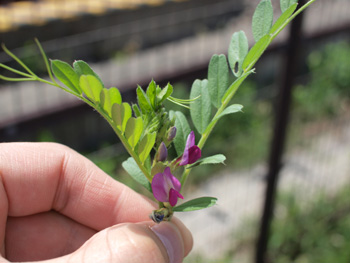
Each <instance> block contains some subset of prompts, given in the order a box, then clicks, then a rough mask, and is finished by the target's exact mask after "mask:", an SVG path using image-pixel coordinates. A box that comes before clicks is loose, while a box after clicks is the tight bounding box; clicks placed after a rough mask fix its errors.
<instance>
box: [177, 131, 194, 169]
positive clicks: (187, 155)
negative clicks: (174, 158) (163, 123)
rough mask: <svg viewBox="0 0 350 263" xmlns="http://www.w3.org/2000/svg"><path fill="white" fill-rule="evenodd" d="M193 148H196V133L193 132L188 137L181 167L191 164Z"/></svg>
mask: <svg viewBox="0 0 350 263" xmlns="http://www.w3.org/2000/svg"><path fill="white" fill-rule="evenodd" d="M193 146H195V135H194V131H191V132H190V134H189V135H188V137H187V141H186V146H185V150H184V153H183V155H182V158H181V162H180V163H179V165H186V164H189V159H190V152H189V151H190V149H191V147H193Z"/></svg>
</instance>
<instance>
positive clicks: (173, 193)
mask: <svg viewBox="0 0 350 263" xmlns="http://www.w3.org/2000/svg"><path fill="white" fill-rule="evenodd" d="M178 198H181V199H184V197H183V196H182V195H181V194H180V193H179V192H178V191H176V190H174V189H173V188H171V189H170V192H169V203H170V205H171V206H175V205H176V204H177V199H178Z"/></svg>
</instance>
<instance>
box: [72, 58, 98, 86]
mask: <svg viewBox="0 0 350 263" xmlns="http://www.w3.org/2000/svg"><path fill="white" fill-rule="evenodd" d="M73 68H74V71H75V72H76V73H77V74H78V75H79V77H80V76H81V75H92V76H94V77H95V78H97V79H98V80H99V81H100V83H101V85H102V86H103V87H104V84H103V82H102V80H101V78H100V76H99V75H97V74H96V73H95V71H93V69H92V68H91V67H90V66H89V64H88V63H86V62H85V61H82V60H76V61H75V62H74V63H73Z"/></svg>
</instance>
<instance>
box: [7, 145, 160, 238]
mask: <svg viewBox="0 0 350 263" xmlns="http://www.w3.org/2000/svg"><path fill="white" fill-rule="evenodd" d="M1 184H2V185H1ZM152 209H154V206H153V204H152V202H151V201H149V200H147V199H146V198H145V197H143V196H141V195H139V194H137V193H136V192H134V191H133V190H131V189H130V188H128V187H127V186H125V185H123V184H121V183H119V182H117V181H115V180H113V179H112V178H111V177H109V176H108V175H107V174H105V173H104V172H103V171H102V170H100V169H99V168H98V167H97V166H95V165H94V164H93V163H92V162H91V161H89V160H88V159H87V158H85V157H83V156H82V155H80V154H78V153H77V152H75V151H73V150H71V149H70V148H68V147H65V146H63V145H59V144H55V143H3V144H0V222H3V220H6V217H7V216H26V215H31V214H36V213H40V212H44V211H49V210H56V211H58V212H60V213H62V214H64V215H66V216H68V217H70V218H72V219H74V220H75V221H77V222H79V223H81V224H84V225H86V226H89V227H91V228H93V229H95V230H97V231H98V230H101V229H104V228H106V227H108V226H111V225H114V224H117V223H121V222H139V221H145V220H148V214H149V213H150V212H151V211H152ZM1 217H2V218H1ZM3 217H5V218H3ZM5 222H6V221H5Z"/></svg>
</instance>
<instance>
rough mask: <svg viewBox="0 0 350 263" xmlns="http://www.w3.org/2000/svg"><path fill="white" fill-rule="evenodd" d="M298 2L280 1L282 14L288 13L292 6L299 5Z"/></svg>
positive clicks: (296, 0)
mask: <svg viewBox="0 0 350 263" xmlns="http://www.w3.org/2000/svg"><path fill="white" fill-rule="evenodd" d="M297 3H298V0H280V6H281V11H282V13H284V12H286V10H287V9H289V8H290V7H291V6H292V5H294V4H297Z"/></svg>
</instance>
